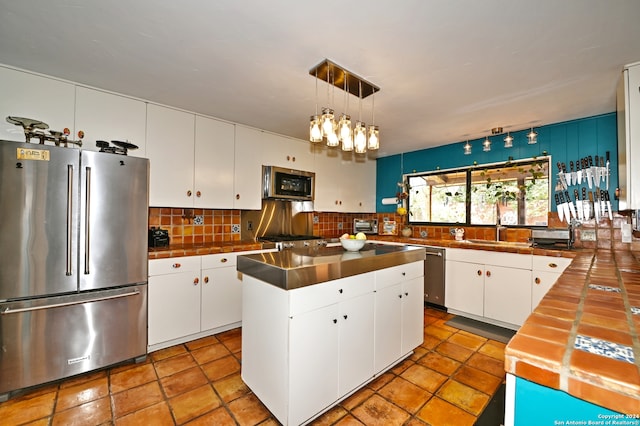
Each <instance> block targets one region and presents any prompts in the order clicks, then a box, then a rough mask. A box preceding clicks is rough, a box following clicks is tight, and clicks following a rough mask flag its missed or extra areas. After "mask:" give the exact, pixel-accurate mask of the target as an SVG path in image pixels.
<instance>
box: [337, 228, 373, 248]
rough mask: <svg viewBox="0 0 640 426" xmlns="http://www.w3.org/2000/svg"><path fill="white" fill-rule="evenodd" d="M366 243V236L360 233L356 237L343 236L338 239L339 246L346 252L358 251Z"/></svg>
mask: <svg viewBox="0 0 640 426" xmlns="http://www.w3.org/2000/svg"><path fill="white" fill-rule="evenodd" d="M366 242H367V236H366V235H365V234H363V233H362V232H359V233H358V234H356V235H350V234H343V235H342V236H341V237H340V244H342V247H343V248H344V249H345V250H347V251H360V249H362V247H364V244H365V243H366Z"/></svg>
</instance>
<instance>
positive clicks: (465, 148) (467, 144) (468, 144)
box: [463, 141, 471, 155]
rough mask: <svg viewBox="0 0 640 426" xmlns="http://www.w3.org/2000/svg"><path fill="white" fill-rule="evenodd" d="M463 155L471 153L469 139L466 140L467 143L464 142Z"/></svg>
mask: <svg viewBox="0 0 640 426" xmlns="http://www.w3.org/2000/svg"><path fill="white" fill-rule="evenodd" d="M463 148H464V155H471V144H470V143H469V141H467V143H465V144H464V147H463Z"/></svg>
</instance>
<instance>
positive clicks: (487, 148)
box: [482, 138, 491, 152]
mask: <svg viewBox="0 0 640 426" xmlns="http://www.w3.org/2000/svg"><path fill="white" fill-rule="evenodd" d="M482 150H483V151H484V152H488V151H491V141H490V140H489V138H486V139H485V140H484V142H482Z"/></svg>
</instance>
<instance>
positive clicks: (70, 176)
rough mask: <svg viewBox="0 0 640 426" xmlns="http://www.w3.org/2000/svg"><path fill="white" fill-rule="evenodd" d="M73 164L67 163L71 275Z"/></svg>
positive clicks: (67, 263)
mask: <svg viewBox="0 0 640 426" xmlns="http://www.w3.org/2000/svg"><path fill="white" fill-rule="evenodd" d="M72 194H73V165H72V164H68V165H67V261H66V267H67V270H66V275H67V276H70V275H71V270H72V269H73V265H72V262H71V259H72V257H73V253H72V250H73V245H72V244H71V240H72V239H73V224H72V221H73V196H72Z"/></svg>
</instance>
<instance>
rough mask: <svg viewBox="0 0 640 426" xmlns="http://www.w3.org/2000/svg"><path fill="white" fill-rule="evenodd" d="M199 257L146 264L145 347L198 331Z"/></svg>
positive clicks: (159, 260) (154, 261)
mask: <svg viewBox="0 0 640 426" xmlns="http://www.w3.org/2000/svg"><path fill="white" fill-rule="evenodd" d="M199 283H200V256H192V257H174V258H171V259H154V260H150V261H149V308H148V311H149V337H148V345H149V346H153V345H156V344H158V343H161V342H167V341H172V340H174V339H178V338H180V337H183V336H188V335H191V334H194V333H197V332H199V331H200V285H199Z"/></svg>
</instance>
